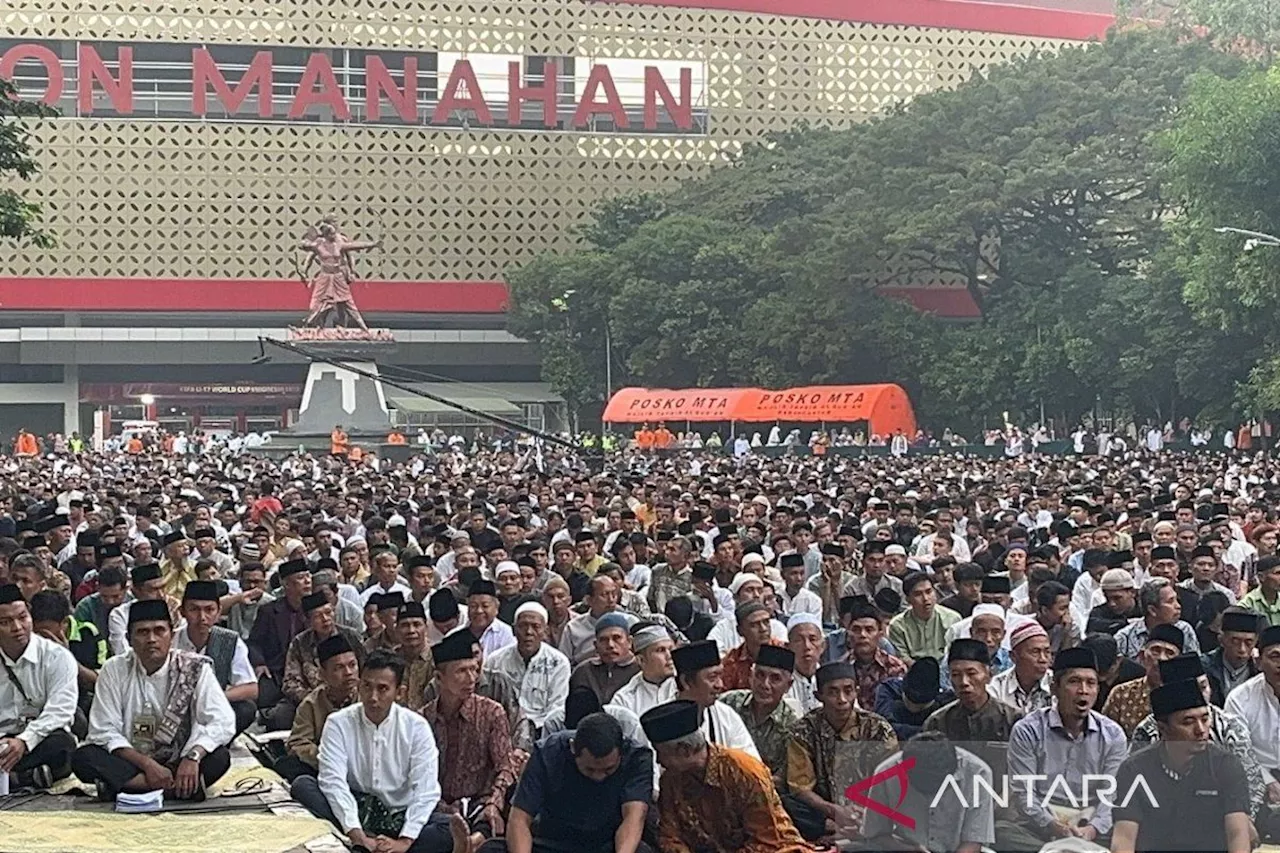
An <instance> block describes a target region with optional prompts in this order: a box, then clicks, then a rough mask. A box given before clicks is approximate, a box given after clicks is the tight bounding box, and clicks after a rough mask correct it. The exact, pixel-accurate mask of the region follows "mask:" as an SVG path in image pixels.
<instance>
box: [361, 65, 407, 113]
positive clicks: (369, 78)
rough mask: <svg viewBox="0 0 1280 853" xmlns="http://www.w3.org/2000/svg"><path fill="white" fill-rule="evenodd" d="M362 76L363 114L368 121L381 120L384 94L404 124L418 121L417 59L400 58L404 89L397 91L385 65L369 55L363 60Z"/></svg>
mask: <svg viewBox="0 0 1280 853" xmlns="http://www.w3.org/2000/svg"><path fill="white" fill-rule="evenodd" d="M364 77H365V96H364V97H365V104H364V108H365V114H366V115H367V116H368V118H369V121H377V120H378V119H379V118H381V117H382V96H383V95H386V96H387V100H388V101H390V102H391V106H392V107H394V108H395V111H396V115H398V116H400V120H401V121H404V122H415V121H416V120H417V118H418V58H417V57H416V56H406V57H405V58H404V88H403V89H401V88H400V87H399V86H397V85H396V81H395V80H394V79H392V77H391V72H390V71H388V70H387V66H386V64H384V63H383V61H382V60H381V59H380V58H378V57H377V56H374V55H373V54H370V55H369V56H367V57H366V58H365V60H364Z"/></svg>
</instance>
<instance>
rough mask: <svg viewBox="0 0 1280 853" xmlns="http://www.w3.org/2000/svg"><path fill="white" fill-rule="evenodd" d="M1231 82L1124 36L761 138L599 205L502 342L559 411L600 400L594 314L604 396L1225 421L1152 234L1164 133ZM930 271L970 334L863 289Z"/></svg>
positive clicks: (533, 289)
mask: <svg viewBox="0 0 1280 853" xmlns="http://www.w3.org/2000/svg"><path fill="white" fill-rule="evenodd" d="M1246 69H1247V64H1246V60H1244V59H1243V58H1241V57H1239V56H1235V55H1232V54H1230V53H1227V52H1222V51H1217V50H1214V49H1213V48H1212V47H1211V45H1210V44H1209V43H1207V42H1206V41H1204V40H1201V39H1196V38H1188V37H1187V36H1186V34H1185V32H1183V31H1180V30H1175V29H1172V28H1170V29H1161V30H1154V29H1135V30H1131V31H1124V32H1117V33H1113V34H1112V36H1111V37H1110V38H1108V40H1107V41H1106V42H1105V43H1104V44H1101V45H1096V46H1090V47H1075V48H1068V49H1065V50H1063V51H1061V52H1060V53H1058V54H1041V55H1036V56H1032V57H1029V58H1026V59H1023V60H1019V61H1016V62H1012V63H1009V64H1008V65H1005V66H1001V67H996V68H993V69H991V70H989V71H988V72H987V73H985V74H983V75H979V76H977V77H975V78H974V79H973V80H971V81H969V82H968V83H966V84H964V85H961V86H959V87H958V88H956V89H955V90H952V91H940V92H935V93H932V94H929V95H926V96H923V97H920V98H917V99H915V100H913V101H912V102H910V103H909V104H906V105H902V106H899V107H897V108H895V109H893V110H891V111H889V112H888V113H886V114H885V115H883V116H879V117H876V118H874V119H873V120H870V121H867V122H865V123H863V124H860V125H857V126H855V127H853V128H850V129H847V130H832V129H814V128H805V127H801V128H796V129H795V130H793V131H791V132H788V133H785V134H778V135H775V136H773V137H771V138H770V139H768V140H766V141H765V142H764V143H761V144H759V145H755V146H752V147H749V148H748V149H747V150H745V151H744V152H743V153H742V155H741V157H740V158H738V160H737V161H736V162H735V163H734V164H733V165H731V166H728V167H725V168H720V169H717V170H715V171H712V172H711V173H710V174H708V175H707V176H706V177H705V178H703V179H701V180H698V181H693V182H690V183H688V184H686V185H683V186H681V187H679V188H677V189H676V190H674V191H673V192H671V193H668V194H666V195H665V196H662V197H654V196H630V197H623V198H616V199H613V200H611V201H609V202H607V203H606V204H604V205H602V207H601V208H600V210H599V212H598V214H597V216H596V218H595V221H594V222H593V223H592V224H590V225H588V226H586V227H585V228H583V229H582V234H583V236H584V237H585V239H586V240H587V242H588V246H587V247H586V248H584V249H583V250H581V251H579V252H576V253H573V254H569V255H564V256H558V257H544V258H539V259H537V260H536V261H534V262H533V263H532V264H530V265H528V266H526V267H525V268H523V269H521V270H517V271H514V272H513V273H512V275H511V276H510V281H511V285H512V299H513V307H512V314H511V318H512V319H511V323H512V331H513V332H515V333H516V334H520V335H523V336H527V337H530V338H532V339H534V340H536V341H538V342H539V343H541V344H542V346H543V348H544V351H546V352H548V353H554V354H555V358H554V360H552V359H550V358H549V360H548V362H547V364H546V366H547V370H546V375H547V378H548V380H549V381H551V382H552V383H553V384H554V385H555V386H556V387H557V389H558V390H560V391H561V392H562V393H566V394H569V395H570V396H571V398H572V399H574V400H582V399H587V398H590V399H592V400H599V399H602V397H603V390H604V389H603V369H602V365H603V361H604V352H603V350H604V348H603V338H604V323H605V322H606V318H608V323H609V331H610V337H611V341H612V344H613V349H614V359H615V368H616V369H615V371H614V384H615V386H616V385H620V384H622V383H635V384H644V385H650V386H669V387H679V386H699V385H701V386H708V385H734V384H737V385H742V384H761V385H766V386H779V385H784V384H790V383H806V382H874V381H895V382H899V383H900V384H902V385H904V386H905V387H906V388H907V390H908V391H909V392H910V393H911V394H912V396H913V399H914V400H915V402H916V406H917V409H918V411H919V412H920V414H921V415H922V417H923V418H924V420H925V422H926V423H929V422H932V423H934V424H937V425H939V426H941V425H943V424H947V425H952V426H962V427H965V428H971V427H973V426H975V425H978V424H981V423H982V422H983V421H984V420H985V421H987V422H992V421H995V420H997V417H996V416H997V414H998V413H999V412H1001V411H1004V410H1007V411H1009V412H1011V413H1014V412H1017V413H1019V414H1020V415H1021V416H1022V417H1023V418H1024V420H1035V419H1038V417H1039V412H1040V410H1041V407H1042V406H1043V409H1044V411H1045V413H1046V415H1048V416H1050V417H1054V416H1056V417H1058V418H1061V419H1063V420H1074V419H1076V418H1078V417H1080V416H1081V415H1082V414H1083V413H1085V412H1087V411H1089V410H1091V409H1093V408H1094V407H1095V406H1097V405H1099V404H1101V405H1102V406H1103V407H1105V408H1107V409H1108V410H1111V411H1130V412H1132V413H1134V414H1135V415H1136V416H1138V417H1159V418H1161V419H1169V418H1171V417H1174V416H1175V414H1176V415H1181V414H1188V413H1190V414H1195V413H1197V412H1199V411H1201V410H1203V409H1207V410H1210V411H1224V412H1225V408H1229V407H1230V405H1231V403H1232V396H1233V395H1234V382H1233V381H1232V377H1236V378H1240V377H1243V376H1244V375H1245V374H1246V373H1247V372H1248V370H1249V369H1250V367H1251V366H1252V364H1253V361H1252V357H1251V355H1250V353H1249V349H1248V347H1247V344H1248V341H1247V340H1244V339H1242V338H1241V337H1240V336H1238V335H1236V334H1234V333H1233V331H1234V330H1233V329H1232V328H1231V327H1229V326H1228V325H1226V324H1224V323H1223V322H1210V319H1211V316H1210V312H1207V311H1203V310H1198V311H1196V312H1193V311H1192V310H1191V308H1190V307H1189V306H1188V304H1187V303H1186V302H1185V301H1184V299H1183V290H1184V285H1185V286H1186V287H1187V288H1191V286H1192V285H1191V284H1190V283H1188V282H1189V280H1190V279H1188V277H1189V276H1191V275H1192V273H1193V272H1194V269H1193V265H1192V264H1189V263H1184V262H1182V261H1181V260H1180V259H1179V257H1178V256H1177V255H1176V253H1174V252H1173V250H1172V247H1173V246H1174V245H1176V244H1179V243H1184V242H1185V241H1186V240H1188V239H1189V238H1188V236H1187V234H1183V233H1180V232H1179V231H1178V230H1176V229H1170V228H1168V227H1167V226H1166V223H1167V222H1168V221H1169V220H1170V219H1172V218H1175V217H1176V215H1177V214H1178V213H1179V212H1180V205H1181V204H1182V203H1183V201H1182V198H1181V196H1179V197H1177V199H1176V201H1170V196H1169V194H1168V192H1167V191H1166V185H1165V181H1166V178H1167V177H1168V176H1167V175H1166V172H1165V169H1166V166H1165V160H1166V159H1167V158H1168V157H1169V148H1168V145H1167V143H1166V142H1165V136H1164V134H1165V133H1166V132H1168V133H1169V134H1171V135H1176V134H1178V133H1180V132H1182V131H1181V130H1178V129H1174V128H1175V122H1177V127H1181V126H1182V119H1180V114H1181V113H1180V111H1181V109H1182V103H1183V101H1184V100H1185V99H1186V98H1187V97H1188V91H1189V88H1194V90H1195V97H1206V96H1205V95H1204V94H1203V91H1204V90H1205V89H1211V88H1212V86H1213V85H1218V86H1230V85H1234V84H1235V83H1236V82H1237V81H1247V80H1249V79H1250V77H1251V75H1250V74H1248V73H1246ZM1193 79H1194V81H1195V82H1194V85H1193V84H1192V81H1193ZM1206 81H1217V83H1216V84H1211V83H1209V82H1206ZM1267 105H1270V102H1268V104H1267ZM1267 105H1260V106H1259V108H1258V111H1257V116H1256V119H1257V121H1258V122H1259V123H1262V122H1263V115H1264V114H1265V113H1266V108H1265V107H1266V106H1267ZM1272 114H1273V115H1280V110H1273V111H1272ZM1203 120H1204V121H1207V122H1209V121H1211V120H1210V118H1209V117H1208V114H1207V113H1206V116H1205V118H1204V119H1203ZM1278 121H1280V120H1278ZM1211 123H1215V124H1217V127H1215V128H1212V130H1213V131H1214V132H1217V133H1225V130H1224V129H1223V128H1222V126H1221V125H1222V122H1219V121H1217V120H1212V122H1211ZM1261 130H1262V128H1261V127H1260V129H1259V132H1261ZM1275 138H1280V135H1277V136H1276V137H1275ZM1215 144H1216V142H1215V141H1205V142H1204V145H1205V150H1206V151H1209V150H1212V148H1213V147H1214V145H1215ZM1277 144H1280V143H1277ZM1181 147H1184V148H1185V147H1186V146H1185V145H1182V146H1181ZM1249 156H1254V155H1246V154H1243V153H1242V154H1241V155H1240V157H1241V159H1240V160H1238V161H1235V163H1236V165H1239V164H1243V163H1244V162H1246V160H1245V159H1244V158H1246V157H1249ZM1198 168H1200V169H1201V170H1202V171H1203V172H1204V173H1205V176H1206V178H1216V177H1217V176H1216V175H1215V174H1212V166H1211V164H1210V163H1208V162H1204V163H1201V164H1199V166H1198ZM1272 172H1276V173H1280V170H1272ZM1196 179H1197V178H1195V177H1188V178H1187V179H1186V180H1188V181H1194V180H1196ZM1179 186H1180V187H1183V188H1184V190H1185V182H1183V183H1180V184H1179ZM1265 189H1266V188H1265V187H1259V188H1258V192H1259V193H1262V192H1265ZM1235 191H1236V190H1235V189H1234V188H1232V187H1228V188H1225V189H1222V190H1221V194H1222V197H1223V199H1226V198H1228V197H1230V195H1231V193H1232V192H1235ZM1184 194H1185V192H1184ZM1277 204H1280V202H1277ZM1247 221H1253V220H1247ZM1259 221H1261V219H1260V220H1259ZM1225 245H1226V243H1225V242H1224V246H1225ZM993 247H994V248H993ZM1276 258H1277V262H1280V253H1277V256H1276ZM1277 269H1278V270H1280V268H1277ZM1184 279H1187V280H1185V281H1184ZM934 281H947V282H954V283H957V284H959V285H961V286H963V287H964V288H965V289H966V290H967V292H968V294H969V295H970V296H971V297H972V299H973V300H974V302H975V303H976V304H977V305H978V306H979V308H980V310H981V320H980V322H978V323H975V324H967V325H966V324H955V323H949V322H946V321H943V320H940V319H938V318H935V317H931V316H925V315H921V314H918V313H916V312H915V311H914V310H912V309H910V308H908V307H906V306H904V305H902V304H899V303H897V302H894V301H891V300H888V299H886V298H885V297H884V295H883V294H882V292H881V290H880V288H881V287H882V286H883V285H885V284H893V283H904V282H905V283H915V284H918V283H927V282H934ZM1259 289H1260V288H1259ZM566 291H573V296H572V299H571V303H569V305H568V306H566V307H567V310H565V311H563V312H558V313H557V312H555V311H554V310H553V309H551V308H550V307H549V306H550V305H551V304H552V301H553V300H554V299H556V298H557V296H559V295H561V294H563V293H565V292H566ZM1255 298H1256V299H1259V300H1260V299H1262V298H1263V297H1262V294H1261V293H1260V292H1259V293H1258V294H1256V295H1255ZM1223 301H1225V300H1223ZM562 304H563V303H562ZM1223 310H1225V308H1223ZM553 315H554V316H553ZM561 315H563V316H561ZM1277 375H1280V369H1277ZM580 381H585V382H587V383H588V386H589V389H590V390H589V391H588V392H586V393H583V392H582V390H581V387H580V386H578V385H577V384H576V383H578V382H580Z"/></svg>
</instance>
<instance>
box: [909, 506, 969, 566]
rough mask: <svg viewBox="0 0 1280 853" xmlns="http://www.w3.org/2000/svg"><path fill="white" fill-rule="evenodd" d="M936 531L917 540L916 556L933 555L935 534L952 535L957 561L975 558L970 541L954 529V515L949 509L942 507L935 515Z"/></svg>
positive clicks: (952, 545) (952, 554)
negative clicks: (970, 549) (971, 552)
mask: <svg viewBox="0 0 1280 853" xmlns="http://www.w3.org/2000/svg"><path fill="white" fill-rule="evenodd" d="M934 524H935V525H936V527H935V532H933V533H930V534H929V535H928V536H921V537H920V539H919V541H918V542H916V547H915V556H916V557H932V556H933V538H934V537H935V536H950V537H951V556H953V557H955V558H956V562H957V563H968V562H970V561H971V560H972V559H973V555H972V554H970V553H969V543H968V542H966V541H965V539H964V537H963V536H961V535H960V534H958V533H956V532H955V531H954V530H952V515H951V510H949V509H940V510H938V511H937V512H936V514H935V517H934Z"/></svg>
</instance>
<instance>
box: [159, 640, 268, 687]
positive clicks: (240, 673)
mask: <svg viewBox="0 0 1280 853" xmlns="http://www.w3.org/2000/svg"><path fill="white" fill-rule="evenodd" d="M187 628H188V626H187V625H183V626H182V627H181V628H179V629H178V631H177V633H175V634H174V635H173V647H174V648H175V649H178V650H179V651H183V652H195V653H197V654H201V655H203V654H204V653H205V651H204V649H197V648H196V647H195V646H194V645H193V644H192V642H191V637H190V635H188V634H187ZM206 645H207V644H206ZM257 682H258V676H256V675H254V673H253V666H252V665H251V664H250V663H249V647H248V646H246V645H245V643H244V640H242V639H240V638H239V637H238V636H237V637H236V651H235V655H234V656H233V657H232V658H231V683H230V684H228V685H227V686H228V687H239V686H240V685H241V684H256V683H257Z"/></svg>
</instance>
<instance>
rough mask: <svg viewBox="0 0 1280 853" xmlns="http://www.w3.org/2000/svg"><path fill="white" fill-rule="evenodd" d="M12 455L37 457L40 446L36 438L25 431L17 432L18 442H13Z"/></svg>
mask: <svg viewBox="0 0 1280 853" xmlns="http://www.w3.org/2000/svg"><path fill="white" fill-rule="evenodd" d="M13 447H14V453H15V454H16V455H18V456H39V455H40V445H38V444H37V443H36V437H35V436H34V435H32V434H31V433H29V432H27V431H26V430H25V429H20V430H18V440H17V441H15V442H14V445H13Z"/></svg>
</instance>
